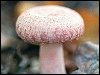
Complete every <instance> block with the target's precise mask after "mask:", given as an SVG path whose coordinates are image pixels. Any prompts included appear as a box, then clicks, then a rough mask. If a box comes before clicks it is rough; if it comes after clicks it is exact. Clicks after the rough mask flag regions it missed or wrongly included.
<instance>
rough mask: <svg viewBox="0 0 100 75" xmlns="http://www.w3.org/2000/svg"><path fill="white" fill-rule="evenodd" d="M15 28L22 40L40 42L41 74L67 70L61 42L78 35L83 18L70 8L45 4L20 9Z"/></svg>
mask: <svg viewBox="0 0 100 75" xmlns="http://www.w3.org/2000/svg"><path fill="white" fill-rule="evenodd" d="M16 31H17V34H18V35H19V36H20V37H21V38H22V39H23V40H24V41H26V42H30V43H32V44H40V57H39V59H40V71H41V74H66V71H65V64H64V54H63V46H62V44H63V43H64V42H65V41H71V40H72V39H75V38H78V37H79V36H81V35H82V34H83V32H84V22H83V19H82V17H81V16H80V15H79V14H78V13H77V12H76V11H74V10H72V9H70V8H67V7H63V6H58V5H44V6H38V7H34V8H31V9H29V10H26V11H25V12H23V13H22V14H21V15H20V16H19V17H18V20H17V22H16Z"/></svg>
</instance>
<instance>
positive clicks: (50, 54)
mask: <svg viewBox="0 0 100 75" xmlns="http://www.w3.org/2000/svg"><path fill="white" fill-rule="evenodd" d="M40 69H41V74H66V71H65V64H64V54H63V46H62V44H58V43H56V44H54V43H52V44H41V47H40Z"/></svg>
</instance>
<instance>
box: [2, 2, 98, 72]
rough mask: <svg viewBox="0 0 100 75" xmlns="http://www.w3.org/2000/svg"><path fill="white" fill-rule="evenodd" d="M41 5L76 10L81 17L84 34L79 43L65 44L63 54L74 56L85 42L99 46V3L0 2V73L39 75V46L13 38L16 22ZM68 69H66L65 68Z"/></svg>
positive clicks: (76, 41)
mask: <svg viewBox="0 0 100 75" xmlns="http://www.w3.org/2000/svg"><path fill="white" fill-rule="evenodd" d="M41 5H61V6H65V7H69V8H71V9H74V10H76V11H77V12H78V13H80V15H81V16H82V17H83V19H84V22H85V32H84V35H83V36H81V37H80V38H79V39H78V40H73V41H72V42H71V43H70V42H65V43H64V44H63V47H64V58H65V63H66V59H67V58H66V57H67V54H66V50H69V52H70V53H72V54H73V53H75V51H76V49H77V48H78V47H79V46H80V45H81V44H82V43H84V42H87V41H90V42H92V43H94V44H97V45H99V1H1V73H2V74H39V73H40V69H39V47H40V46H39V45H32V44H29V43H26V42H24V41H23V40H21V39H20V37H18V36H17V34H16V20H17V18H18V16H19V15H20V14H21V13H22V12H23V11H25V10H27V9H29V8H31V7H36V6H41ZM67 69H68V68H67Z"/></svg>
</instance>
